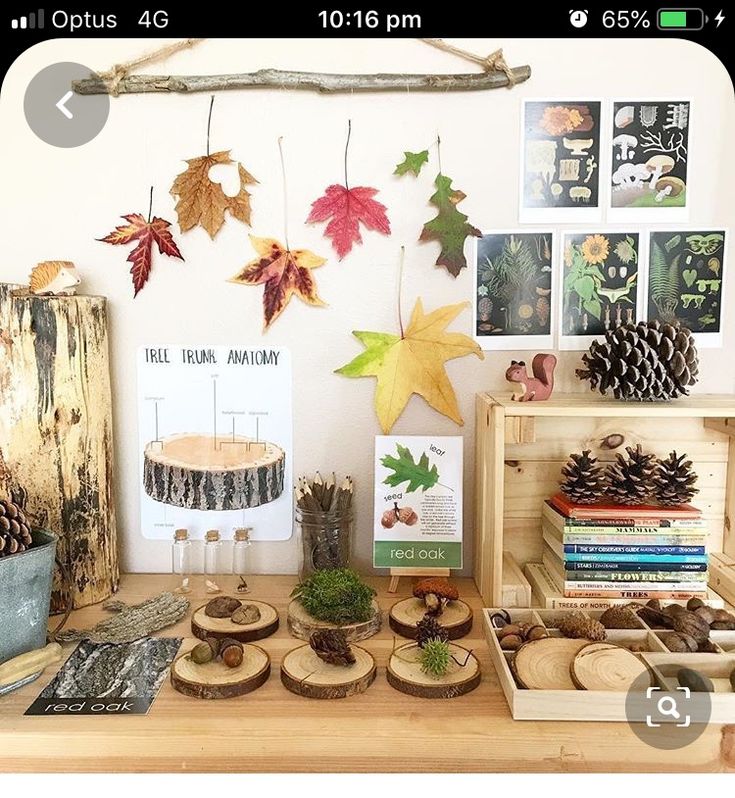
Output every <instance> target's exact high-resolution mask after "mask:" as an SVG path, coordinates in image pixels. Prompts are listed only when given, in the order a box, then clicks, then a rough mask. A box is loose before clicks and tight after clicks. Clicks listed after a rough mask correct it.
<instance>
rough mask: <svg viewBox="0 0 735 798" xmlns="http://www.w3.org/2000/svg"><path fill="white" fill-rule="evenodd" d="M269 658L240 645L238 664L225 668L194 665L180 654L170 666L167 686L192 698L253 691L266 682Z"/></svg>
mask: <svg viewBox="0 0 735 798" xmlns="http://www.w3.org/2000/svg"><path fill="white" fill-rule="evenodd" d="M270 672H271V662H270V657H269V656H268V654H266V652H265V651H263V649H262V648H260V647H259V646H251V645H246V646H244V657H243V661H242V664H240V665H238V666H237V667H236V668H228V667H227V665H225V664H224V662H222V661H221V660H212V661H211V662H207V663H204V664H203V665H197V664H196V662H194V661H193V660H192V659H191V657H190V656H189V654H184V655H183V656H181V657H179V658H178V659H176V660H175V661H174V663H173V664H172V665H171V684H172V685H173V687H174V689H175V690H177V691H178V692H179V693H183V694H184V695H188V696H191V697H192V698H204V699H218V698H235V696H239V695H245V694H246V693H252V692H253V690H257V689H258V688H259V687H261V686H262V685H263V684H265V683H266V682H267V681H268V677H269V676H270Z"/></svg>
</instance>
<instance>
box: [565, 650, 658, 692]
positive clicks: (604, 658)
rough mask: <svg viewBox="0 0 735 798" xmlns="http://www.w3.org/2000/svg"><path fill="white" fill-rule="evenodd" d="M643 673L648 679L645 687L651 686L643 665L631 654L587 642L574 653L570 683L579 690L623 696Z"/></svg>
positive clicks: (651, 681)
mask: <svg viewBox="0 0 735 798" xmlns="http://www.w3.org/2000/svg"><path fill="white" fill-rule="evenodd" d="M644 674H647V675H648V678H649V682H648V684H647V685H646V686H647V687H652V686H653V678H652V676H651V672H650V671H649V670H648V668H647V667H646V665H645V664H644V663H643V662H642V661H641V660H640V659H638V657H636V655H635V654H633V652H632V651H628V649H627V648H623V647H622V646H616V645H615V644H613V643H590V644H589V645H588V646H585V647H584V648H582V649H580V650H579V651H578V652H577V655H576V656H575V657H574V660H573V661H572V666H571V676H572V681H573V682H574V684H575V685H576V686H577V687H578V688H579V689H580V690H610V691H613V692H616V693H627V692H628V690H630V688H631V687H632V686H633V683H634V682H635V681H636V680H637V679H640V678H641V677H642V676H643V675H644Z"/></svg>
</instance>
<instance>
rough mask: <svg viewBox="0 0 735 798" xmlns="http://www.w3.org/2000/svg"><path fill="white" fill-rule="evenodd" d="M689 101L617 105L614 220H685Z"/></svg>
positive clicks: (612, 191) (612, 169) (613, 152)
mask: <svg viewBox="0 0 735 798" xmlns="http://www.w3.org/2000/svg"><path fill="white" fill-rule="evenodd" d="M690 112H691V104H690V103H689V102H688V101H682V100H676V101H661V102H659V101H645V102H640V101H638V102H632V101H628V100H623V101H619V102H615V103H613V109H612V136H611V145H610V146H611V153H610V164H611V167H610V205H611V209H612V210H613V211H615V210H616V209H628V212H624V213H615V212H614V213H612V214H611V218H616V217H617V218H626V219H630V218H634V217H635V218H638V219H642V218H643V219H650V218H657V219H663V218H666V217H669V218H671V217H673V218H681V214H682V213H683V211H684V209H685V208H686V206H687V181H688V172H689V123H690Z"/></svg>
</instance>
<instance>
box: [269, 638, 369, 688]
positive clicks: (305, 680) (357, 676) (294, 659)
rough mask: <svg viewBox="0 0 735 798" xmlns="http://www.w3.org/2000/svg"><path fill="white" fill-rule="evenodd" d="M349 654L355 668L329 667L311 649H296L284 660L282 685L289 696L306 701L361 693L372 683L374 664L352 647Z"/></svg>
mask: <svg viewBox="0 0 735 798" xmlns="http://www.w3.org/2000/svg"><path fill="white" fill-rule="evenodd" d="M352 652H353V654H354V655H355V663H354V665H348V666H342V665H330V664H329V663H327V662H324V660H322V659H320V658H319V657H318V656H317V655H316V654H315V653H314V651H313V650H312V648H311V646H308V645H306V646H299V647H298V648H295V649H293V651H289V653H288V654H286V656H285V657H284V658H283V662H282V664H281V681H282V682H283V685H284V687H286V688H287V689H288V690H290V691H291V692H292V693H296V694H297V695H302V696H305V697H306V698H322V699H329V698H347V697H348V696H351V695H357V694H358V693H364V692H365V691H366V690H367V689H368V687H370V685H371V684H372V683H373V682H374V681H375V675H376V673H377V668H376V667H375V660H374V659H373V656H372V654H370V653H369V652H368V651H366V650H365V649H364V648H361V647H360V646H352Z"/></svg>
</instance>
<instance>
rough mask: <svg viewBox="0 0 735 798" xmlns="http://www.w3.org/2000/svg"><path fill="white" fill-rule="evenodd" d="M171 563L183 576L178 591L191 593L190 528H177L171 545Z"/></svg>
mask: <svg viewBox="0 0 735 798" xmlns="http://www.w3.org/2000/svg"><path fill="white" fill-rule="evenodd" d="M171 565H172V567H171V570H172V571H173V573H175V574H179V575H180V576H181V583H180V584H179V586H178V587H177V588H176V592H177V593H190V592H191V587H190V585H189V579H190V577H191V541H190V540H189V530H188V529H177V530H176V531H175V532H174V541H173V544H172V545H171Z"/></svg>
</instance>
